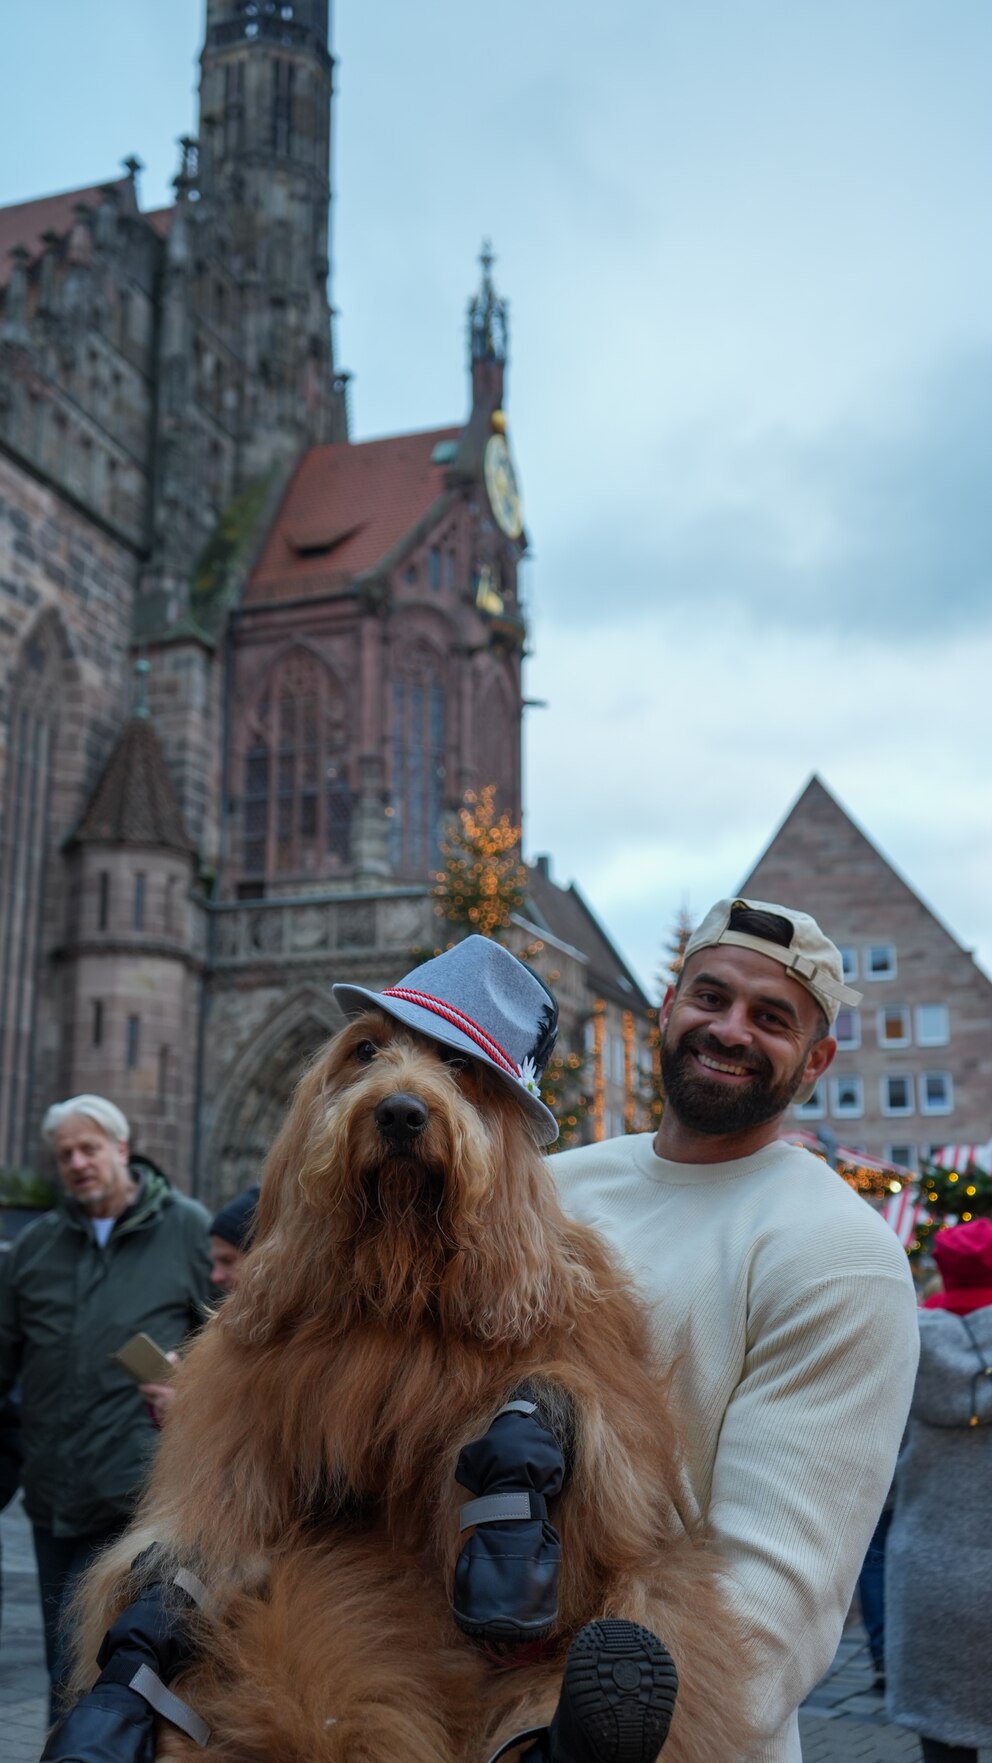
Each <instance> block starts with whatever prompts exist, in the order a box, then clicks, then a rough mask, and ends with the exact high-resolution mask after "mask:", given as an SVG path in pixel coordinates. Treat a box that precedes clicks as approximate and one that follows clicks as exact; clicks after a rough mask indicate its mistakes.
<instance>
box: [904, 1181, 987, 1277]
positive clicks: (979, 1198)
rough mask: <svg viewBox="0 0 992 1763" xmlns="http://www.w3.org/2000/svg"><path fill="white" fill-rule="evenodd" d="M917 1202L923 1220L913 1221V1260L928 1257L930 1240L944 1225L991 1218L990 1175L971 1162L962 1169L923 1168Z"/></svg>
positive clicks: (911, 1249) (911, 1247) (911, 1248)
mask: <svg viewBox="0 0 992 1763" xmlns="http://www.w3.org/2000/svg"><path fill="white" fill-rule="evenodd" d="M919 1198H920V1202H921V1204H922V1205H923V1206H925V1207H926V1211H927V1217H926V1218H920V1219H919V1220H918V1221H917V1225H916V1230H915V1232H914V1235H913V1241H912V1243H911V1244H910V1254H911V1255H913V1256H916V1255H926V1254H929V1252H930V1247H931V1244H932V1242H933V1239H934V1236H935V1235H936V1233H937V1231H939V1230H942V1229H943V1228H944V1226H945V1225H948V1224H969V1223H970V1222H971V1220H972V1219H973V1218H992V1175H990V1174H989V1172H988V1170H986V1169H983V1168H982V1167H981V1165H980V1164H978V1163H976V1162H975V1161H974V1160H973V1159H972V1160H970V1161H969V1162H968V1164H967V1165H966V1167H965V1168H964V1169H949V1168H945V1167H944V1166H943V1165H942V1164H939V1163H929V1164H924V1166H923V1173H922V1174H921V1176H920V1187H919Z"/></svg>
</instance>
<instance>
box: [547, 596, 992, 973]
mask: <svg viewBox="0 0 992 1763" xmlns="http://www.w3.org/2000/svg"><path fill="white" fill-rule="evenodd" d="M535 639H536V642H535V648H536V657H535V659H534V661H533V662H531V664H530V670H529V675H528V681H527V689H528V693H529V694H531V695H533V696H535V697H540V698H543V699H547V700H548V701H549V709H548V711H537V710H535V711H531V712H529V717H530V721H529V722H528V724H527V743H526V759H527V790H526V799H527V803H528V814H527V822H526V826H525V833H526V840H527V847H528V850H529V851H530V852H532V853H533V852H536V851H542V850H549V851H553V852H554V853H555V868H556V875H557V879H559V880H562V881H567V880H568V879H569V878H571V877H573V876H574V877H577V878H579V880H580V885H581V887H582V889H583V892H584V893H585V895H586V897H587V898H588V899H589V901H590V903H591V904H592V905H593V907H594V909H595V910H596V911H597V912H598V913H599V914H600V915H601V916H602V917H603V919H604V921H605V923H606V924H607V925H608V926H609V928H610V931H611V933H612V934H613V935H615V937H616V940H617V942H618V944H619V946H620V948H621V949H622V950H623V951H624V953H625V954H627V955H628V957H629V958H630V959H631V960H632V961H633V962H634V965H635V970H636V971H637V972H638V973H640V974H641V976H642V978H644V979H649V978H650V977H651V976H652V974H653V973H654V972H655V970H656V968H657V965H658V958H659V953H660V950H661V947H662V945H663V943H664V941H665V938H666V936H667V934H668V931H669V929H670V927H671V925H672V923H673V921H674V918H675V914H676V912H677V910H678V908H679V907H680V906H681V905H682V904H683V903H686V902H687V903H688V905H689V906H690V909H691V910H692V911H694V912H698V913H701V912H702V911H704V910H705V908H706V906H707V905H708V904H709V903H710V902H711V901H712V900H713V899H717V898H719V897H720V896H721V895H722V894H724V893H726V892H727V890H728V889H733V888H735V887H737V886H738V885H739V883H740V882H741V880H742V879H743V877H744V875H745V874H746V873H747V871H748V870H749V869H750V868H751V866H752V865H753V863H754V862H755V860H756V859H757V857H758V856H759V854H760V852H761V851H762V849H763V848H764V846H765V844H766V843H767V842H768V840H769V838H770V837H771V836H772V833H773V832H774V830H775V828H776V827H777V826H778V824H779V822H780V821H781V820H782V818H783V816H784V815H785V813H786V811H787V810H788V808H789V807H790V805H791V803H792V801H793V800H794V798H795V797H796V795H797V794H798V793H799V791H800V789H801V788H802V787H803V785H804V784H805V782H806V780H807V778H808V777H809V775H810V773H811V772H813V771H817V772H819V773H820V775H821V776H822V777H823V779H824V781H825V783H826V784H827V786H828V788H830V789H831V790H832V791H833V792H834V793H835V794H836V795H837V796H838V797H839V798H840V800H841V802H842V803H843V804H844V805H845V806H846V807H847V809H848V810H849V812H850V813H851V814H853V815H854V817H855V818H856V819H857V821H858V822H859V823H860V824H861V826H862V827H863V828H864V829H865V831H866V832H867V833H868V834H869V836H870V837H871V838H872V839H873V840H874V841H875V842H876V843H877V844H878V845H879V846H880V848H881V849H882V851H883V853H884V854H885V855H887V857H888V858H889V860H890V861H891V862H893V863H894V864H895V865H896V866H897V867H898V868H899V869H900V870H901V871H902V872H903V874H904V875H905V876H906V878H907V880H908V881H909V882H910V883H911V884H912V885H913V886H914V887H915V888H917V889H918V890H919V891H920V893H922V895H923V897H924V898H925V899H926V900H928V901H929V903H930V904H931V905H932V907H933V908H934V910H935V911H936V912H937V913H938V915H939V916H940V917H941V918H942V919H944V921H945V922H946V923H947V924H948V925H949V926H950V928H951V929H952V930H953V931H954V933H955V934H956V935H957V936H959V937H960V938H961V940H962V941H963V942H964V943H965V944H966V945H967V946H971V945H977V946H978V949H979V954H980V958H981V959H982V960H983V961H984V964H985V965H986V966H987V967H992V932H990V928H989V919H988V907H987V900H988V876H989V874H990V872H992V776H990V773H989V768H988V764H987V709H986V695H987V681H988V679H989V677H990V669H992V632H990V631H986V632H985V633H984V634H980V633H971V632H968V633H963V634H959V635H956V636H948V637H945V638H942V639H940V640H939V641H938V640H936V639H935V640H934V641H932V642H931V643H930V644H929V645H927V646H926V647H924V646H915V647H912V648H908V649H899V648H898V647H894V646H892V645H890V644H889V643H888V642H887V640H886V638H885V636H884V635H882V634H875V635H871V636H868V637H865V638H862V639H861V640H860V641H858V642H852V641H851V640H850V639H849V638H848V637H847V636H846V635H845V634H844V633H841V632H835V633H826V634H822V635H816V634H814V633H810V632H809V631H807V630H805V629H797V628H795V626H793V628H792V629H786V628H783V627H779V628H769V629H768V630H766V631H765V632H763V633H762V632H758V631H756V629H755V626H754V623H753V620H752V619H751V618H750V617H749V616H748V615H747V613H746V612H745V611H743V610H741V609H737V610H729V611H727V612H726V613H725V615H724V616H723V617H722V618H720V619H714V618H712V617H710V616H709V615H708V613H707V611H706V609H705V608H704V609H701V610H699V611H689V610H687V609H684V608H683V609H672V608H666V609H664V610H650V611H642V612H640V613H639V614H637V615H632V616H630V617H629V618H626V619H624V620H623V621H622V622H621V621H619V620H618V621H617V623H616V624H615V626H614V627H613V628H612V629H607V628H604V627H603V626H602V625H599V626H597V627H596V628H595V629H593V628H589V627H581V626H578V625H576V624H575V623H574V622H572V621H570V620H567V619H556V618H552V617H550V616H545V617H543V618H542V619H541V621H540V623H539V625H538V627H537V630H536V632H535Z"/></svg>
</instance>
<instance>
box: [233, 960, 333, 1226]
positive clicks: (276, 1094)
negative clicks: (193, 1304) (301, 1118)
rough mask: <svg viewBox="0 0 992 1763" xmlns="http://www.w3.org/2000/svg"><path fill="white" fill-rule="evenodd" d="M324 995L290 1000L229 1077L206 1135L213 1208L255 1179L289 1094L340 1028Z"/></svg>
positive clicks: (284, 1113) (273, 1136)
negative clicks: (208, 1134)
mask: <svg viewBox="0 0 992 1763" xmlns="http://www.w3.org/2000/svg"><path fill="white" fill-rule="evenodd" d="M342 1020H343V1019H342V1017H341V1015H340V1013H339V1011H338V1010H337V1007H336V1005H335V1004H334V1000H333V999H332V998H331V997H330V996H329V995H323V994H316V993H310V994H308V995H306V996H305V997H302V998H300V997H298V998H296V999H293V1000H290V1002H289V1003H288V1004H286V1005H284V1006H283V1007H282V1008H281V1009H280V1011H279V1012H278V1014H277V1015H276V1016H275V1017H274V1018H273V1019H272V1020H271V1021H270V1023H269V1024H268V1025H267V1027H266V1029H265V1031H264V1033H263V1034H262V1035H261V1036H260V1037H259V1038H258V1039H257V1040H256V1042H255V1044H254V1045H253V1046H252V1047H251V1048H250V1049H249V1050H248V1051H247V1052H246V1053H245V1054H244V1055H243V1057H242V1059H241V1060H240V1061H239V1063H238V1065H237V1067H236V1068H235V1070H234V1071H233V1072H232V1074H231V1077H230V1079H229V1081H228V1083H227V1084H226V1085H225V1092H224V1096H223V1098H222V1101H221V1104H220V1108H219V1111H218V1115H217V1122H216V1125H215V1127H214V1129H213V1131H212V1133H211V1134H210V1139H209V1143H208V1147H207V1156H206V1161H205V1166H204V1170H203V1182H202V1188H203V1200H204V1203H205V1205H206V1206H208V1207H209V1208H211V1209H213V1208H215V1207H217V1206H219V1205H220V1204H221V1203H222V1202H223V1201H224V1200H225V1199H228V1198H229V1197H230V1196H231V1195H232V1194H237V1193H240V1192H241V1190H242V1189H243V1188H247V1187H250V1186H251V1184H252V1183H253V1182H257V1181H259V1180H261V1175H262V1169H263V1167H264V1164H265V1159H266V1157H267V1156H268V1154H269V1151H270V1149H271V1147H272V1144H273V1141H274V1140H275V1138H276V1136H277V1134H278V1132H279V1129H280V1127H281V1126H282V1123H283V1121H284V1120H285V1118H286V1114H287V1113H288V1110H289V1106H290V1103H291V1102H292V1099H293V1092H294V1090H295V1089H296V1086H297V1084H298V1082H299V1080H300V1078H301V1077H302V1075H303V1073H304V1071H305V1070H306V1068H307V1066H308V1065H309V1063H310V1061H311V1060H312V1059H313V1057H314V1055H315V1054H316V1053H317V1052H319V1050H320V1048H321V1047H322V1046H324V1044H325V1043H326V1042H327V1041H328V1040H329V1039H330V1037H331V1036H332V1035H333V1034H334V1033H335V1032H336V1031H337V1029H338V1028H340V1026H341V1022H342Z"/></svg>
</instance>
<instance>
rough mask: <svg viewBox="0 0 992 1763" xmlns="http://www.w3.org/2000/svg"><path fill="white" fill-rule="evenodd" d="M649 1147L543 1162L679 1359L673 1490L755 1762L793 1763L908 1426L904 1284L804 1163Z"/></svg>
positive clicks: (847, 1196) (785, 1152) (900, 1268)
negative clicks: (714, 1605)
mask: <svg viewBox="0 0 992 1763" xmlns="http://www.w3.org/2000/svg"><path fill="white" fill-rule="evenodd" d="M651 1145H652V1141H651V1137H650V1135H649V1134H646V1133H645V1134H641V1135H637V1136H631V1137H628V1138H623V1139H613V1140H610V1141H608V1142H607V1143H605V1144H599V1145H588V1146H584V1147H583V1148H582V1149H581V1150H577V1151H566V1152H563V1153H561V1154H560V1155H559V1156H557V1157H555V1158H553V1159H552V1164H551V1167H552V1169H553V1171H554V1174H555V1177H556V1179H557V1181H558V1183H559V1187H560V1192H561V1196H562V1200H563V1203H564V1205H565V1207H566V1209H567V1210H568V1211H569V1212H570V1213H571V1214H572V1215H573V1216H574V1217H576V1218H579V1219H582V1220H584V1221H585V1222H586V1223H588V1224H592V1225H595V1226H597V1227H598V1228H599V1230H600V1231H601V1232H602V1233H603V1235H604V1236H605V1237H606V1238H607V1239H608V1240H609V1241H610V1242H611V1243H612V1245H613V1247H614V1248H615V1250H616V1251H617V1253H618V1254H619V1255H620V1256H621V1258H622V1259H623V1260H624V1261H625V1262H626V1263H627V1265H628V1267H629V1268H630V1269H631V1271H632V1272H633V1273H634V1275H635V1277H636V1279H637V1281H638V1284H639V1286H640V1288H641V1290H642V1291H643V1293H644V1294H645V1296H646V1297H647V1298H648V1299H649V1301H650V1303H651V1305H652V1307H653V1310H654V1314H655V1317H656V1321H657V1339H658V1343H659V1346H660V1349H661V1351H662V1353H663V1354H664V1355H665V1357H666V1359H670V1358H672V1357H673V1356H675V1355H677V1354H680V1353H681V1354H682V1355H683V1358H682V1361H681V1366H680V1369H679V1371H678V1374H677V1386H676V1389H677V1395H678V1397H679V1405H680V1409H681V1411H682V1413H683V1415H684V1416H685V1417H686V1424H687V1436H686V1438H685V1449H686V1476H687V1480H688V1488H687V1490H686V1491H687V1493H688V1497H689V1501H690V1504H691V1506H692V1507H694V1509H695V1510H696V1512H697V1513H698V1514H699V1515H700V1516H702V1517H705V1518H707V1519H708V1522H709V1525H710V1528H711V1531H712V1534H713V1536H714V1538H715V1540H716V1543H717V1546H718V1547H719V1549H720V1551H721V1553H722V1555H723V1557H724V1559H725V1561H726V1563H727V1565H728V1571H729V1578H728V1590H729V1593H730V1596H731V1597H732V1600H733V1602H734V1605H735V1607H736V1608H737V1610H738V1612H739V1613H740V1614H741V1616H742V1617H743V1619H744V1622H745V1623H746V1626H747V1631H748V1634H749V1643H748V1645H749V1650H750V1654H751V1668H752V1672H753V1683H754V1708H755V1713H756V1718H757V1721H758V1726H759V1730H760V1732H761V1734H762V1739H763V1743H762V1745H761V1748H760V1749H759V1750H758V1751H757V1752H756V1753H755V1756H754V1763H801V1756H802V1753H801V1750H800V1744H799V1722H798V1715H797V1712H796V1710H797V1709H798V1706H799V1703H800V1702H801V1701H802V1700H803V1697H804V1696H805V1695H806V1694H807V1693H808V1692H809V1690H811V1689H812V1687H813V1685H814V1684H815V1683H816V1682H817V1681H818V1680H819V1678H820V1677H821V1676H822V1675H823V1673H824V1672H825V1671H826V1669H827V1667H828V1666H829V1665H830V1663H831V1660H832V1659H833V1656H834V1653H835V1651H836V1647H837V1643H838V1641H839V1639H840V1633H841V1628H842V1625H843V1622H844V1617H845V1615H846V1613H847V1609H848V1605H849V1603H850V1599H851V1594H852V1592H853V1589H854V1583H855V1580H856V1579H857V1576H858V1573H859V1571H860V1568H861V1563H862V1560H863V1558H864V1554H865V1550H866V1548H867V1545H868V1541H869V1538H870V1536H871V1533H872V1529H873V1527H874V1524H875V1520H876V1518H877V1516H878V1513H879V1511H880V1510H881V1506H882V1502H883V1500H884V1498H885V1494H886V1491H887V1489H888V1487H889V1483H890V1480H891V1477H892V1471H893V1467H894V1465H895V1459H896V1452H897V1450H898V1447H899V1441H900V1438H901V1436H902V1431H903V1426H904V1424H905V1421H906V1416H907V1414H908V1412H909V1404H910V1399H911V1396H912V1393H913V1379H914V1375H915V1372H916V1361H917V1356H918V1351H919V1334H918V1328H917V1318H916V1304H915V1299H914V1294H913V1283H912V1279H911V1277H910V1273H909V1267H908V1264H907V1261H906V1255H905V1252H904V1250H903V1249H902V1247H901V1245H900V1244H899V1242H898V1240H897V1238H896V1236H895V1235H894V1233H893V1232H892V1231H891V1230H890V1229H889V1227H888V1225H886V1224H885V1223H884V1222H883V1221H882V1219H881V1218H879V1217H878V1216H877V1215H876V1214H875V1213H874V1212H873V1211H872V1210H871V1208H870V1207H869V1206H867V1205H866V1204H865V1202H864V1201H863V1200H862V1199H860V1198H859V1197H858V1195H857V1194H855V1193H853V1192H852V1190H851V1189H850V1188H848V1187H847V1186H846V1185H845V1183H844V1182H843V1181H842V1180H841V1179H840V1177H839V1176H838V1175H836V1174H834V1172H833V1171H832V1170H831V1169H829V1168H828V1167H827V1165H826V1164H825V1163H823V1162H821V1160H820V1159H819V1158H818V1157H814V1156H812V1155H811V1154H810V1153H809V1152H808V1151H803V1150H800V1149H798V1148H797V1147H796V1146H794V1145H786V1144H784V1143H782V1142H780V1141H776V1142H774V1143H773V1144H770V1145H768V1146H766V1147H765V1148H764V1149H763V1150H761V1151H758V1152H756V1153H755V1154H754V1155H753V1156H751V1157H744V1158H741V1159H739V1160H738V1161H737V1162H733V1163H670V1162H666V1161H664V1160H663V1159H661V1158H659V1157H656V1156H655V1155H654V1152H653V1150H652V1148H651ZM713 1763H730V1760H729V1759H723V1758H714V1760H713Z"/></svg>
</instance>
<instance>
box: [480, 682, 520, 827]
mask: <svg viewBox="0 0 992 1763" xmlns="http://www.w3.org/2000/svg"><path fill="white" fill-rule="evenodd" d="M476 728H477V730H478V735H477V742H478V747H477V750H478V754H479V763H478V780H479V787H480V788H482V786H483V785H485V784H495V786H496V806H497V809H498V810H499V812H500V813H506V814H509V815H511V816H513V815H516V813H517V812H518V803H519V798H520V775H519V758H518V741H519V733H518V723H517V718H516V716H515V715H514V710H513V702H512V697H511V693H510V690H509V687H508V686H507V684H506V682H505V680H503V679H501V678H500V677H499V676H497V677H495V678H494V679H492V680H491V681H490V683H489V685H488V686H487V688H486V690H485V691H484V692H483V694H482V698H481V702H480V704H479V709H478V722H477V724H476Z"/></svg>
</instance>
